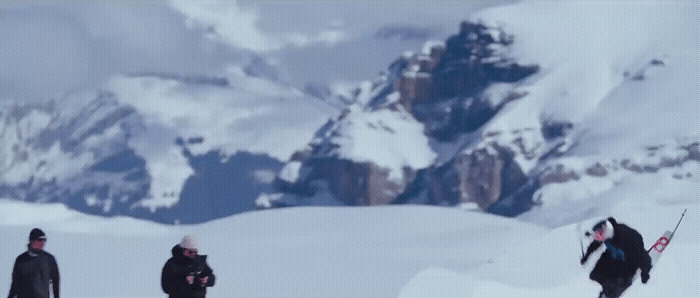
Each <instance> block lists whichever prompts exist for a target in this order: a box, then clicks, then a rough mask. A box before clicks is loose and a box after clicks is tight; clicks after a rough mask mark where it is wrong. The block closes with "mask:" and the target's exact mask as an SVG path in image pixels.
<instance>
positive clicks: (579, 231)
mask: <svg viewBox="0 0 700 298" xmlns="http://www.w3.org/2000/svg"><path fill="white" fill-rule="evenodd" d="M576 235H577V237H578V242H579V243H580V244H581V257H582V258H583V256H585V255H586V254H585V253H584V252H583V239H581V223H580V222H579V223H578V224H577V225H576Z"/></svg>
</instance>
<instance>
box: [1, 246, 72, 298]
mask: <svg viewBox="0 0 700 298" xmlns="http://www.w3.org/2000/svg"><path fill="white" fill-rule="evenodd" d="M49 283H52V284H53V295H54V297H56V298H59V297H60V296H59V292H58V284H59V277H58V265H57V264H56V259H55V258H54V257H53V256H52V255H51V254H50V253H47V252H45V251H43V250H42V251H40V252H39V253H38V254H36V255H34V256H32V255H31V254H30V253H29V251H27V252H25V253H23V254H21V255H19V256H18V257H17V259H16V260H15V266H14V267H13V269H12V285H11V286H10V294H9V295H8V297H10V298H15V297H17V298H49Z"/></svg>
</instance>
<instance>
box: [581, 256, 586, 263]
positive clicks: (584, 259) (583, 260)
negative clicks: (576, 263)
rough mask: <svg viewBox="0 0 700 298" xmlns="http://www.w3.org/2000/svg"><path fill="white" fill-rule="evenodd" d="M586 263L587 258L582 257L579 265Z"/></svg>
mask: <svg viewBox="0 0 700 298" xmlns="http://www.w3.org/2000/svg"><path fill="white" fill-rule="evenodd" d="M586 261H588V256H584V257H583V258H581V265H583V264H585V263H586Z"/></svg>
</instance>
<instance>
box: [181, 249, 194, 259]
mask: <svg viewBox="0 0 700 298" xmlns="http://www.w3.org/2000/svg"><path fill="white" fill-rule="evenodd" d="M182 253H183V254H184V255H185V257H188V258H190V259H193V258H194V257H196V256H197V250H196V249H188V248H185V249H183V250H182Z"/></svg>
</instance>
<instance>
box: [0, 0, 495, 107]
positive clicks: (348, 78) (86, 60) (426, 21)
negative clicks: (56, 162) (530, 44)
mask: <svg viewBox="0 0 700 298" xmlns="http://www.w3.org/2000/svg"><path fill="white" fill-rule="evenodd" d="M499 2H506V1H499ZM86 3H87V2H82V1H79V2H73V1H36V2H31V1H23V2H20V3H6V2H3V3H0V53H2V54H1V55H0V100H7V99H12V100H19V101H32V100H44V99H47V98H55V97H60V95H61V94H62V93H64V92H70V91H76V90H81V89H89V88H96V87H97V86H99V85H101V84H102V83H103V82H104V81H105V80H106V78H108V77H109V76H110V75H112V74H116V73H121V74H124V73H126V74H138V73H167V74H181V75H210V76H216V75H222V74H223V73H224V72H225V71H226V70H227V69H230V68H231V67H232V66H234V67H241V66H244V65H246V64H247V63H248V62H249V61H250V60H251V57H252V55H253V54H255V55H259V56H261V57H264V58H266V59H267V60H268V61H270V63H271V64H273V65H274V66H275V67H276V68H278V70H279V72H280V74H281V76H282V80H283V81H284V82H285V83H289V84H292V85H294V86H298V87H303V86H304V85H305V84H306V83H309V82H313V83H334V82H356V81H360V80H368V79H374V77H375V76H376V75H377V74H378V73H379V71H381V70H382V69H384V68H386V67H387V66H388V63H390V62H391V61H392V60H393V59H395V58H396V57H398V56H400V55H401V53H402V52H403V51H405V50H418V49H420V46H421V45H422V44H423V43H424V42H425V41H426V40H436V39H437V40H444V39H445V38H446V37H447V36H449V35H451V34H455V33H456V32H457V30H458V28H459V22H460V21H461V20H464V19H466V18H467V17H468V16H469V15H470V14H471V13H473V12H474V11H475V10H476V9H479V8H482V7H484V6H485V4H483V3H482V2H481V1H477V4H473V3H462V1H439V2H428V1H389V0H386V1H369V0H367V1H344V2H338V1H322V0H299V1H272V0H270V1H264V0H263V1H260V0H255V1H253V0H245V1H233V0H230V1H224V0H220V1H219V0H213V1H190V0H173V1H96V3H89V4H86ZM494 3H495V2H491V3H490V4H494Z"/></svg>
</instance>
